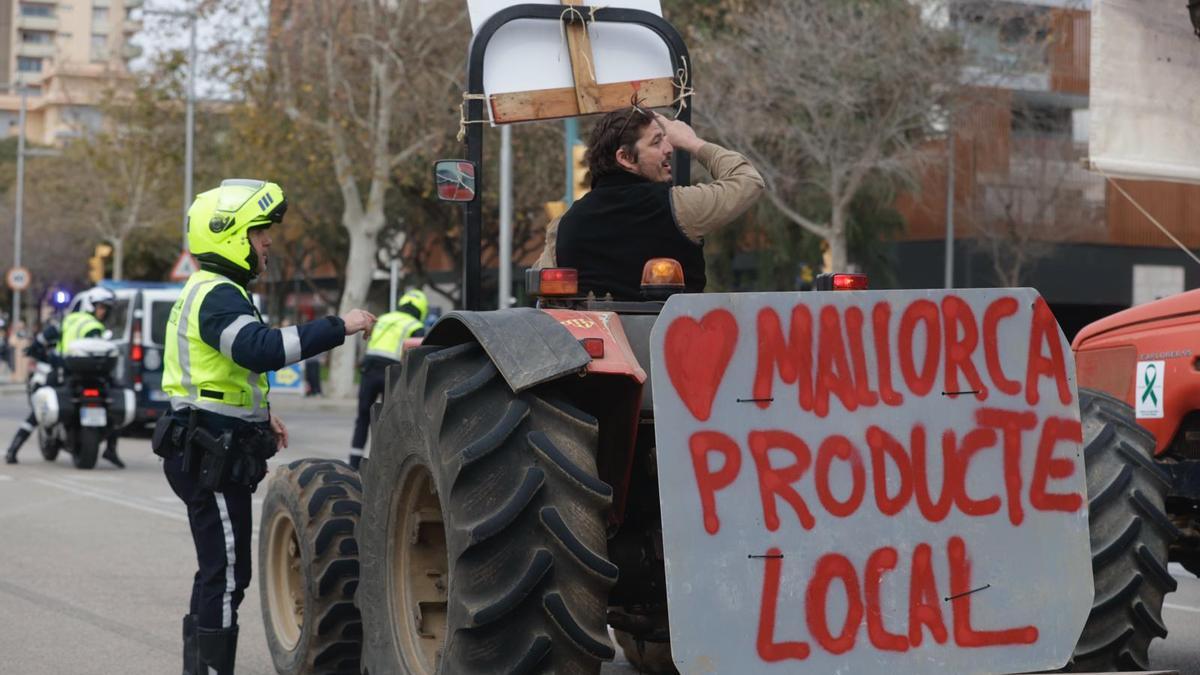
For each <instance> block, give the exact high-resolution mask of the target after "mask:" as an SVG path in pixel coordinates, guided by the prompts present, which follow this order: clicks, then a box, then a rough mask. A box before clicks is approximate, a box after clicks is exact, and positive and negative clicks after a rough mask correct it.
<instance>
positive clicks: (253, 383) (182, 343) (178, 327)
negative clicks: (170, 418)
mask: <svg viewBox="0 0 1200 675" xmlns="http://www.w3.org/2000/svg"><path fill="white" fill-rule="evenodd" d="M221 284H230V285H231V286H233V287H234V288H236V289H237V290H238V292H239V293H241V294H242V297H245V298H246V300H247V301H249V299H250V296H249V295H247V294H246V289H244V288H242V287H241V286H239V285H238V284H236V283H234V282H232V281H230V280H229V279H227V278H226V277H223V276H221V275H220V274H217V273H215V272H209V271H207V270H201V271H199V272H196V273H195V274H193V275H192V276H191V277H190V278H189V279H188V281H187V284H185V285H184V287H183V292H182V293H180V295H179V298H178V299H177V300H176V301H175V305H174V306H173V307H172V308H171V315H170V318H168V319H167V331H166V340H165V341H166V351H165V354H164V355H163V380H162V382H163V391H165V392H166V393H167V395H168V396H170V397H171V408H172V409H174V410H179V409H181V408H199V409H200V410H207V411H208V412H212V413H216V414H218V415H226V416H228V417H236V418H238V419H242V420H246V421H251V422H265V421H267V420H268V419H269V417H270V409H269V407H268V404H267V392H268V390H269V386H268V384H267V374H266V373H255V372H253V371H251V370H249V369H246V368H243V367H241V366H239V365H238V364H237V363H235V362H234V360H233V359H232V358H231V357H230V356H227V355H225V354H222V353H221V351H220V350H217V349H213V348H212V347H210V346H209V345H208V343H206V342H205V341H204V340H203V339H202V338H201V337H200V306H201V304H203V303H204V298H205V297H206V296H207V295H208V294H209V293H211V292H212V291H213V289H215V288H217V287H218V286H220V285H221ZM257 319H258V317H257V311H256V312H255V317H251V316H250V315H249V314H247V315H245V316H244V317H242V318H239V319H238V320H237V321H234V323H232V324H230V325H229V328H226V331H232V334H231V337H230V340H229V343H230V344H232V343H233V337H234V336H236V333H237V331H238V330H240V329H241V328H243V327H245V325H246V324H247V323H250V322H251V321H255V320H257ZM221 342H222V344H224V343H225V340H224V339H222V340H221Z"/></svg>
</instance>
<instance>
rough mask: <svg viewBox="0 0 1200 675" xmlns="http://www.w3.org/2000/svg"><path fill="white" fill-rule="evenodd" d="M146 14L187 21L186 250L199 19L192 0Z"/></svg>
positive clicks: (184, 184) (184, 192) (184, 188)
mask: <svg viewBox="0 0 1200 675" xmlns="http://www.w3.org/2000/svg"><path fill="white" fill-rule="evenodd" d="M142 11H143V12H145V13H146V14H158V15H160V16H171V17H175V18H182V19H187V21H188V33H189V35H188V88H187V107H186V113H185V115H186V121H185V124H184V126H185V127H186V131H185V132H184V134H185V135H184V139H185V140H184V151H183V237H182V244H181V248H180V250H183V251H186V250H187V212H188V207H189V206H191V205H192V194H193V190H192V173H193V172H192V166H193V162H194V157H195V144H196V22H197V21H198V19H199V13H198V12H197V11H196V3H195V1H194V0H193V2H192V3H191V9H189V10H186V11H184V10H177V9H145V8H143V9H142Z"/></svg>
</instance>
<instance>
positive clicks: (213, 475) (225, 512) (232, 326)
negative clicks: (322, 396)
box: [153, 179, 375, 675]
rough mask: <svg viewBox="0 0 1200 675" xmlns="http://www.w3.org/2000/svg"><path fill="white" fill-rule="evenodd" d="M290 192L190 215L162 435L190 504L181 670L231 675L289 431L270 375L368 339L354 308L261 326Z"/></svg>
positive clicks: (239, 189) (258, 194) (237, 186)
mask: <svg viewBox="0 0 1200 675" xmlns="http://www.w3.org/2000/svg"><path fill="white" fill-rule="evenodd" d="M286 208H287V205H286V202H285V201H284V196H283V190H282V189H281V188H280V187H279V186H278V185H276V184H274V183H268V182H265V181H259V180H240V179H239V180H226V181H224V182H223V183H221V187H219V188H217V189H215V190H210V191H208V192H205V193H203V194H201V195H199V196H198V197H197V198H196V200H195V202H194V203H193V204H192V206H191V208H190V209H189V210H188V247H189V248H190V249H191V252H192V254H193V255H195V256H196V259H197V260H198V261H199V263H200V271H199V272H196V273H195V274H193V275H192V276H191V278H189V279H188V282H187V284H186V285H185V286H184V288H183V292H182V293H181V294H180V296H179V299H178V300H177V301H176V302H175V306H174V307H173V308H172V309H171V315H170V318H169V319H168V321H167V330H166V354H165V357H164V364H165V366H164V375H163V390H164V391H166V392H167V394H168V395H169V396H170V397H171V408H172V412H171V415H169V416H166V417H164V418H163V420H162V421H161V422H160V423H159V424H158V426H157V427H155V432H154V440H153V447H154V451H155V453H157V454H159V455H160V456H162V457H163V458H164V462H163V470H164V472H165V473H166V475H167V480H168V482H170V484H171V489H172V490H173V491H174V492H175V494H176V495H177V496H178V497H179V498H180V499H181V500H182V501H183V502H184V503H185V504H186V505H187V511H188V524H189V525H190V526H191V530H192V539H193V541H194V543H195V546H196V557H197V560H198V563H199V570H198V571H197V573H196V575H195V580H194V582H193V585H192V595H191V608H190V611H189V612H188V615H187V616H186V617H184V620H183V653H184V656H183V672H184V673H205V674H208V673H218V674H220V675H226V674H228V673H233V667H234V657H235V654H236V650H237V637H238V621H237V614H238V605H239V604H240V603H241V601H242V597H243V595H244V593H245V590H246V586H247V585H249V583H250V570H251V566H250V536H251V518H252V508H251V501H250V495H251V493H252V492H253V491H254V489H255V487H257V485H258V483H259V481H261V480H262V479H263V477H264V476H265V474H266V471H267V459H268V458H270V457H271V456H272V455H274V454H275V452H276V450H277V447H278V445H283V446H284V447H287V430H286V429H285V428H284V426H283V423H282V422H280V421H279V418H277V417H275V416H273V415H272V414H271V408H270V406H269V405H268V403H267V376H266V373H267V372H268V371H272V370H277V369H279V368H282V367H284V366H286V365H288V364H292V363H296V362H297V361H299V360H300V359H302V358H306V357H310V356H313V355H315V354H318V353H320V352H323V351H326V350H329V349H332V348H334V347H337V346H338V345H340V344H342V342H343V341H344V340H345V338H346V336H348V335H353V334H355V333H358V332H360V331H369V330H370V328H371V326H372V325H373V324H374V321H375V317H374V316H372V315H371V314H369V313H367V312H364V311H362V310H357V309H356V310H352V311H350V312H348V313H346V314H345V315H343V316H342V317H336V316H327V317H323V318H320V319H317V320H315V321H310V322H308V323H306V324H304V325H302V326H290V327H287V328H283V329H277V328H271V327H269V326H267V325H266V324H264V323H263V322H262V318H261V317H260V316H259V314H258V311H257V310H256V309H255V307H254V305H253V304H252V303H251V301H250V296H249V295H248V293H247V291H246V286H247V285H248V284H249V283H250V282H251V281H253V280H254V279H255V278H256V277H257V276H258V274H259V273H260V272H262V271H263V270H264V269H265V267H266V265H267V259H268V258H267V254H268V251H269V249H270V245H271V238H270V234H269V233H268V230H267V228H269V227H270V226H271V225H272V224H274V223H278V222H280V221H281V220H282V219H283V214H284V211H285V210H286Z"/></svg>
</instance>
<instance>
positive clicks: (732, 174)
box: [534, 143, 763, 269]
mask: <svg viewBox="0 0 1200 675" xmlns="http://www.w3.org/2000/svg"><path fill="white" fill-rule="evenodd" d="M696 160H697V161H699V162H700V165H701V166H703V167H704V168H705V169H706V170H707V171H708V173H709V174H710V175H711V176H712V177H713V181H712V182H711V183H701V184H699V185H686V186H676V187H673V188H671V210H672V211H674V212H675V222H676V224H678V225H679V229H680V230H681V231H683V233H684V234H685V235H687V238H688V239H691V240H692V241H694V242H696V243H701V242H702V241H703V240H704V237H705V236H707V235H708V234H709V233H710V232H712V231H713V230H716V229H717V228H719V227H723V226H725V225H727V224H729V223H730V222H732V221H733V220H734V219H736V218H737V217H738V216H740V215H742V214H743V213H745V212H746V210H747V209H749V208H750V207H751V206H752V205H753V204H754V202H755V201H757V200H758V198H759V196H760V195H761V194H762V191H763V179H762V176H760V175H759V173H758V171H757V170H755V168H754V167H753V166H751V165H750V162H749V161H748V160H747V159H746V158H745V157H743V156H741V155H740V154H738V153H736V152H734V151H732V150H726V149H725V148H722V147H721V146H719V145H717V144H716V143H705V144H704V145H703V147H701V148H700V152H697V153H696ZM558 221H559V219H558V218H555V219H554V220H553V221H551V223H550V224H549V225H547V226H546V246H545V248H544V249H542V255H541V257H539V258H538V260H537V262H536V263H534V267H535V268H537V269H541V268H543V267H554V265H555V253H554V252H555V246H556V245H557V244H558Z"/></svg>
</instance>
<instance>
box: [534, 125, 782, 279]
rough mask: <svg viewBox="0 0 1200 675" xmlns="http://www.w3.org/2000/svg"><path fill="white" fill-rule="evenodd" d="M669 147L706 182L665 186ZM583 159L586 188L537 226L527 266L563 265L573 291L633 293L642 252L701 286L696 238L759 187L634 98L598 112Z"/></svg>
mask: <svg viewBox="0 0 1200 675" xmlns="http://www.w3.org/2000/svg"><path fill="white" fill-rule="evenodd" d="M676 148H678V149H680V150H683V151H686V152H689V153H691V154H692V155H693V156H694V157H695V158H696V159H697V160H699V162H700V164H701V165H703V166H704V168H705V169H706V170H707V171H708V172H709V174H711V175H712V177H713V179H714V180H713V182H711V183H707V184H703V185H687V186H672V185H671V176H672V174H671V158H672V156H673V154H674V150H675V149H676ZM585 160H586V162H587V165H588V173H589V175H590V176H591V183H592V190H591V192H589V193H587V194H586V195H584V196H583V197H582V198H581V199H579V200H578V201H576V202H575V203H574V204H572V205H571V208H570V209H568V210H567V212H566V213H565V214H563V216H562V217H561V218H560V219H558V220H557V221H555V222H553V223H551V224H550V226H549V227H547V229H546V247H545V250H544V251H543V252H542V256H541V258H539V259H538V262H537V265H536V266H537V267H573V268H575V269H576V270H578V272H579V292H580V293H581V294H587V293H589V292H591V293H595V295H596V297H604V295H606V294H611V295H612V297H613V299H614V300H641V299H642V297H641V290H640V288H641V278H642V267H643V265H645V263H646V261H647V260H649V259H650V258H673V259H675V260H677V261H679V263H680V264H681V265H682V266H683V277H684V283H685V285H686V288H687V290H688V291H689V292H693V293H696V292H700V291H703V290H704V286H705V284H706V281H707V280H706V278H705V269H704V250H703V246H704V237H705V236H707V235H708V234H709V233H710V232H713V231H714V230H716V229H717V228H720V227H723V226H724V225H726V224H728V223H729V222H731V221H733V220H734V219H735V218H737V217H738V216H740V215H741V214H743V213H745V212H746V210H747V209H749V208H750V207H751V206H752V205H753V204H754V202H755V201H756V200H757V199H758V197H759V195H761V194H762V191H763V186H764V184H763V179H762V176H760V175H759V173H758V171H756V170H755V169H754V167H753V166H751V165H750V162H749V161H748V160H747V159H746V158H745V157H743V156H742V155H740V154H738V153H736V152H733V151H732V150H726V149H725V148H722V147H721V146H719V145H717V144H715V143H709V142H707V141H704V140H702V139H701V138H700V137H698V136H697V135H696V132H695V131H693V130H692V128H691V127H690V126H688V125H687V124H686V123H685V122H681V121H678V120H671V119H667V118H666V117H663V116H662V115H659V114H657V113H655V112H653V111H648V110H643V109H642V108H640V107H638V106H636V105H635V106H632V107H629V108H624V109H622V110H617V111H614V112H611V113H608V114H607V115H605V116H604V117H603V118H601V119H600V121H599V122H598V123H597V124H596V126H595V127H594V128H593V129H592V134H591V138H590V139H589V141H588V150H587V155H586V157H585Z"/></svg>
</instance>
